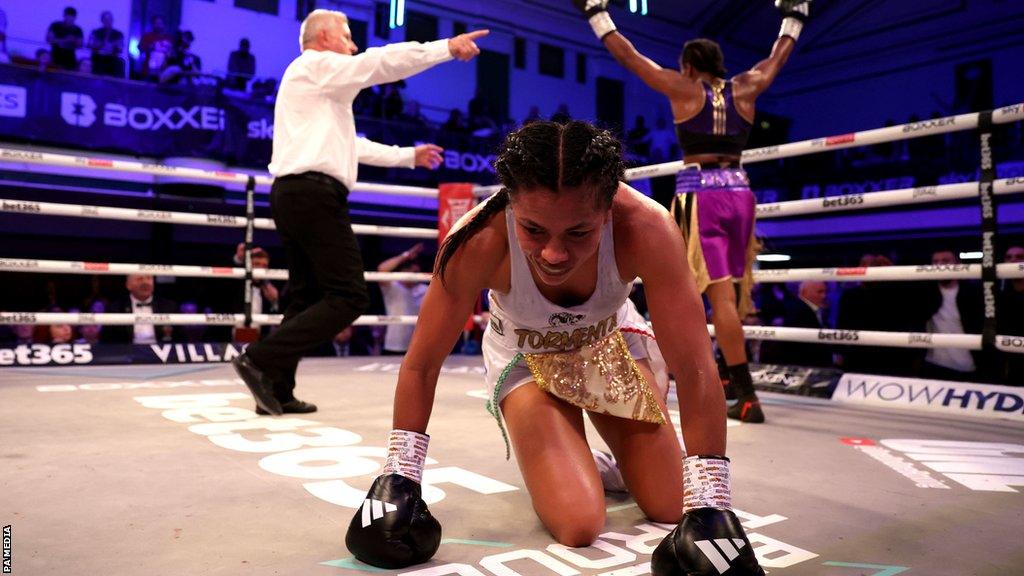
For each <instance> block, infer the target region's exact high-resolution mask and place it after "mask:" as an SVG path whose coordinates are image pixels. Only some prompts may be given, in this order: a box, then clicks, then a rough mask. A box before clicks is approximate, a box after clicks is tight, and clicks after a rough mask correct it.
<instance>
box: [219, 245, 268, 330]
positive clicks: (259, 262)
mask: <svg viewBox="0 0 1024 576" xmlns="http://www.w3.org/2000/svg"><path fill="white" fill-rule="evenodd" d="M251 258H252V268H253V270H254V271H255V270H269V269H270V253H269V252H267V251H266V250H264V249H263V248H260V247H259V246H253V248H252V255H251ZM233 261H234V263H235V266H244V265H245V244H244V243H239V244H238V246H237V247H236V248H235V255H234V257H233ZM250 301H251V302H252V313H253V314H280V313H281V311H282V310H283V308H284V307H283V306H282V305H281V304H282V302H281V292H280V291H279V290H278V289H277V286H275V285H274V283H273V282H272V281H270V280H267V279H257V278H254V279H253V281H252V295H251V300H250ZM232 309H233V310H234V311H235V312H244V311H245V302H244V300H236V301H235V303H234V306H233V307H232ZM271 329H272V326H261V325H260V324H259V323H256V322H253V324H252V326H251V327H250V328H242V327H235V329H234V332H233V334H232V335H231V338H232V340H233V341H236V342H254V341H255V340H256V339H258V338H259V337H262V336H266V335H267V334H269V333H270V331H271ZM217 332H218V335H219V336H223V334H220V331H217Z"/></svg>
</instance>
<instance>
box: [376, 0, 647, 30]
mask: <svg viewBox="0 0 1024 576" xmlns="http://www.w3.org/2000/svg"><path fill="white" fill-rule="evenodd" d="M634 1H635V0H634ZM646 1H647V0H644V2H645V3H646ZM390 26H391V29H392V30H394V29H395V28H400V27H402V26H405V0H391V22H390Z"/></svg>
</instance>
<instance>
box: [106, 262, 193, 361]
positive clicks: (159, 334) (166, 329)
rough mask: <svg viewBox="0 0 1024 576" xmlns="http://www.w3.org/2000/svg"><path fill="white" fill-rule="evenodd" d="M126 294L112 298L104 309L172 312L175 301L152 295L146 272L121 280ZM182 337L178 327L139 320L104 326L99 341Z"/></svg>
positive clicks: (148, 341) (147, 341)
mask: <svg viewBox="0 0 1024 576" xmlns="http://www.w3.org/2000/svg"><path fill="white" fill-rule="evenodd" d="M124 285H125V288H126V289H127V291H128V297H127V298H125V299H123V300H117V301H112V302H111V303H110V306H109V307H108V310H109V311H110V312H111V313H120V314H174V313H175V312H177V311H178V304H177V303H176V302H174V301H173V300H169V299H167V298H159V297H156V296H154V294H153V293H154V290H155V285H154V282H153V276H152V275H150V274H131V275H129V276H128V277H127V279H125V284H124ZM182 339H183V337H182V333H181V329H180V327H175V326H169V325H168V326H160V325H157V326H154V325H153V324H148V323H139V324H134V325H131V324H130V325H127V326H107V327H106V328H105V329H104V330H103V340H104V341H105V342H114V343H122V344H156V343H158V342H174V341H181V340H182Z"/></svg>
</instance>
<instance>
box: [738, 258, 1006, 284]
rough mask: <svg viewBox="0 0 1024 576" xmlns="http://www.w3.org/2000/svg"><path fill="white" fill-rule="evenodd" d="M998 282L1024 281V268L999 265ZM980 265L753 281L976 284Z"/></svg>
mask: <svg viewBox="0 0 1024 576" xmlns="http://www.w3.org/2000/svg"><path fill="white" fill-rule="evenodd" d="M996 275H997V277H999V278H1005V279H1009V278H1024V264H1022V263H1013V262H1007V263H1003V264H996ZM980 278H981V264H938V265H934V264H925V265H920V266H870V267H867V268H863V267H854V268H788V269H779V270H757V271H755V272H754V281H755V282H758V283H763V284H771V283H780V282H802V281H805V280H820V281H823V282H898V281H904V280H911V281H917V280H977V279H980Z"/></svg>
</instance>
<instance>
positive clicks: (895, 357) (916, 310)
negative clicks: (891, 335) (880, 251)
mask: <svg viewBox="0 0 1024 576" xmlns="http://www.w3.org/2000/svg"><path fill="white" fill-rule="evenodd" d="M892 265H893V263H892V260H890V259H889V258H888V257H887V256H884V255H874V254H866V255H864V256H863V257H862V258H861V261H860V266H861V267H868V266H892ZM927 289H928V286H927V283H921V282H863V283H860V284H859V285H852V286H849V287H847V288H846V289H845V290H843V293H842V295H841V296H840V297H839V310H838V317H837V321H836V328H839V329H841V330H880V331H889V332H923V331H924V327H925V321H926V320H927V315H928V313H927V312H926V311H922V310H921V305H920V302H921V291H922V290H927ZM840 353H841V355H842V359H841V366H842V368H843V370H844V371H847V372H860V373H865V374H887V375H890V376H916V375H917V374H918V372H919V370H920V365H921V361H922V358H923V356H924V353H923V351H921V350H918V349H914V348H897V347H890V346H846V347H844V348H843V349H842V350H841V351H840Z"/></svg>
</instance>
